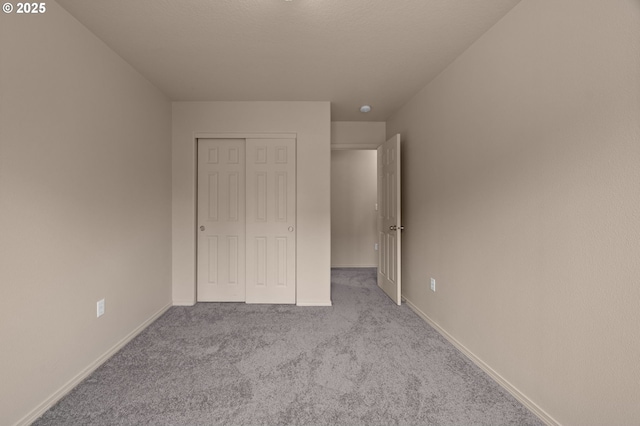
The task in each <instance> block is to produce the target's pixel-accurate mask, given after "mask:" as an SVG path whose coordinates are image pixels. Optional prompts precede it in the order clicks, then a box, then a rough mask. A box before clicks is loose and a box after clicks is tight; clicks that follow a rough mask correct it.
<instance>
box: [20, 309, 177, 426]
mask: <svg viewBox="0 0 640 426" xmlns="http://www.w3.org/2000/svg"><path fill="white" fill-rule="evenodd" d="M170 307H171V305H166V306H164V307H163V308H162V309H160V310H159V311H157V312H156V313H155V314H153V315H151V317H150V318H148V319H147V320H146V321H144V322H143V323H142V324H140V325H139V326H138V327H136V328H135V329H134V330H133V331H132V332H131V333H129V334H127V335H126V336H125V337H124V338H123V339H122V340H120V341H119V342H118V343H116V344H115V345H114V346H112V347H111V348H110V349H109V350H108V351H106V352H105V353H104V354H102V355H101V356H100V357H99V358H98V359H96V360H95V361H93V362H92V363H91V364H89V365H88V366H87V367H85V368H84V369H83V370H82V371H80V373H78V374H77V375H76V376H75V377H74V378H72V379H71V380H69V381H68V382H67V383H65V384H64V385H63V386H62V387H61V388H60V389H58V390H57V391H55V392H54V393H53V394H51V396H49V397H48V398H47V399H45V400H44V401H43V402H42V403H41V404H39V405H38V406H37V407H36V408H34V409H33V410H31V412H29V413H28V414H27V415H26V416H24V417H23V418H22V419H20V420H18V422H17V423H16V424H15V426H23V425H24V426H27V425H30V424H31V423H33V422H34V421H36V419H38V417H40V416H42V415H43V414H44V413H45V412H46V411H47V410H48V409H49V408H51V407H53V405H54V404H55V403H56V402H58V401H59V400H61V399H62V397H64V396H65V395H66V394H68V393H69V392H70V391H71V390H72V389H73V388H74V387H76V386H78V385H79V384H80V382H82V381H83V380H84V379H85V378H87V377H88V376H89V375H90V374H91V373H93V372H94V371H95V370H96V369H97V368H98V367H100V366H101V365H102V364H103V363H104V362H105V361H107V360H108V359H109V358H111V357H112V356H113V355H114V354H115V353H116V352H118V351H119V350H120V349H122V347H123V346H124V345H126V344H127V343H129V342H130V341H131V340H132V339H133V338H134V337H136V336H137V335H138V334H140V333H141V332H142V331H143V330H144V329H145V328H147V327H148V326H149V325H151V323H152V322H154V321H155V320H156V319H158V317H160V315H162V314H164V313H165V312H166V311H167V309H169V308H170Z"/></svg>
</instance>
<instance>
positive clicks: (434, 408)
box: [34, 269, 543, 426]
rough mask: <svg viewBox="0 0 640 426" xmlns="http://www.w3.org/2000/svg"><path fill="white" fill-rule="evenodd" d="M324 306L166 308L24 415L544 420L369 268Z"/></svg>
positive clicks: (200, 421) (267, 420) (344, 275)
mask: <svg viewBox="0 0 640 426" xmlns="http://www.w3.org/2000/svg"><path fill="white" fill-rule="evenodd" d="M332 300H333V304H334V305H333V306H332V307H296V306H284V305H246V304H242V303H198V304H197V305H196V306H194V307H172V308H170V309H169V310H168V311H167V312H166V313H165V314H164V315H163V316H161V317H160V318H159V319H158V320H156V321H155V322H154V323H153V324H152V325H151V326H149V327H148V328H147V329H146V330H144V331H143V332H142V333H141V334H140V335H139V336H137V337H136V338H135V339H134V340H132V341H131V342H130V343H129V344H128V345H126V346H125V347H124V348H123V349H122V350H121V351H119V352H118V353H117V354H116V355H114V356H113V357H112V358H111V359H109V360H108V361H107V362H106V363H105V364H103V365H102V366H101V367H100V368H98V369H97V370H96V371H95V372H94V373H93V374H92V375H91V376H89V377H88V378H87V379H86V380H84V381H83V382H82V383H81V384H80V385H78V386H77V387H76V388H75V389H74V390H72V391H71V392H70V393H69V394H68V395H67V396H66V397H65V398H63V399H62V400H61V401H60V402H58V403H57V404H56V405H55V406H54V407H52V408H51V409H50V410H49V411H47V412H46V413H45V414H44V415H43V416H42V417H41V418H40V419H38V420H37V421H36V422H35V423H34V424H35V425H38V426H44V425H133V424H136V425H214V424H215V425H218V424H219V425H240V424H242V425H271V424H273V425H275V424H282V425H289V424H291V425H322V424H332V425H333V424H335V425H418V424H420V425H427V424H428V425H542V424H543V423H542V422H541V421H540V420H539V419H538V418H537V417H535V416H534V415H533V414H532V413H530V412H529V411H528V410H527V409H526V408H525V407H524V406H522V405H521V404H520V403H519V402H518V401H516V400H515V399H514V398H513V397H512V396H510V395H509V394H508V393H507V392H506V391H505V390H503V389H502V388H501V387H500V386H499V385H498V384H496V383H495V382H494V381H493V380H492V379H491V378H490V377H489V376H487V375H486V374H485V373H484V372H483V371H482V370H480V369H479V368H478V367H476V366H475V365H474V364H473V363H472V362H471V361H469V360H468V359H467V358H466V357H465V356H464V355H462V354H461V353H460V352H459V351H458V350H457V349H456V348H455V347H453V346H452V345H451V344H450V343H448V342H447V341H446V340H445V339H444V338H443V337H442V336H440V335H439V334H438V333H437V332H436V331H435V330H433V329H432V328H431V327H430V326H429V325H428V324H426V323H425V322H424V321H423V320H422V319H421V318H419V317H418V316H417V315H415V314H414V313H413V312H412V311H411V310H410V309H409V308H408V307H406V306H404V305H403V306H396V305H394V304H393V302H392V301H391V300H390V299H389V298H388V297H387V296H386V295H385V294H384V293H383V292H382V291H381V290H380V289H379V288H378V287H377V286H376V274H375V269H336V270H333V271H332Z"/></svg>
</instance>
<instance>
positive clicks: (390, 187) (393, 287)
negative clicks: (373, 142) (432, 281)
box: [378, 134, 403, 305]
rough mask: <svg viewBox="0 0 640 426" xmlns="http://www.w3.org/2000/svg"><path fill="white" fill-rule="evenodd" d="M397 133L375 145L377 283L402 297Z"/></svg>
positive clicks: (396, 297)
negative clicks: (376, 156)
mask: <svg viewBox="0 0 640 426" xmlns="http://www.w3.org/2000/svg"><path fill="white" fill-rule="evenodd" d="M400 218H401V216H400V135H399V134H397V135H395V136H393V137H392V138H391V139H389V140H388V141H386V142H385V143H383V144H382V145H380V146H379V147H378V239H379V244H380V245H379V251H378V286H379V287H380V288H382V290H384V292H385V293H387V295H389V297H390V298H391V299H392V300H393V301H394V302H396V303H397V304H398V305H399V304H400V303H401V301H402V296H401V294H402V287H401V268H400V265H401V262H400V259H401V249H400V247H401V238H402V236H401V231H402V229H403V227H402V224H401V222H400Z"/></svg>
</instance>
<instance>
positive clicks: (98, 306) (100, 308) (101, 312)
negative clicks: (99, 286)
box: [97, 299, 104, 318]
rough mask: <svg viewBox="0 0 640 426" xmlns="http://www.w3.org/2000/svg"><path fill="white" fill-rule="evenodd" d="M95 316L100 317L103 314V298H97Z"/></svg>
mask: <svg viewBox="0 0 640 426" xmlns="http://www.w3.org/2000/svg"><path fill="white" fill-rule="evenodd" d="M97 310H98V312H97V314H98V315H97V317H98V318H100V317H101V316H103V315H104V299H100V300H98V304H97Z"/></svg>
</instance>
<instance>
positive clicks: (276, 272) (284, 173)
mask: <svg viewBox="0 0 640 426" xmlns="http://www.w3.org/2000/svg"><path fill="white" fill-rule="evenodd" d="M246 157H247V164H246V182H247V189H246V191H247V204H246V209H247V210H246V219H247V225H246V232H247V248H248V250H247V253H246V261H247V275H246V279H247V285H246V300H247V303H295V301H296V288H295V273H296V269H295V261H296V260H295V253H296V223H295V214H296V212H295V206H296V186H295V182H296V144H295V139H247V141H246Z"/></svg>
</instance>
